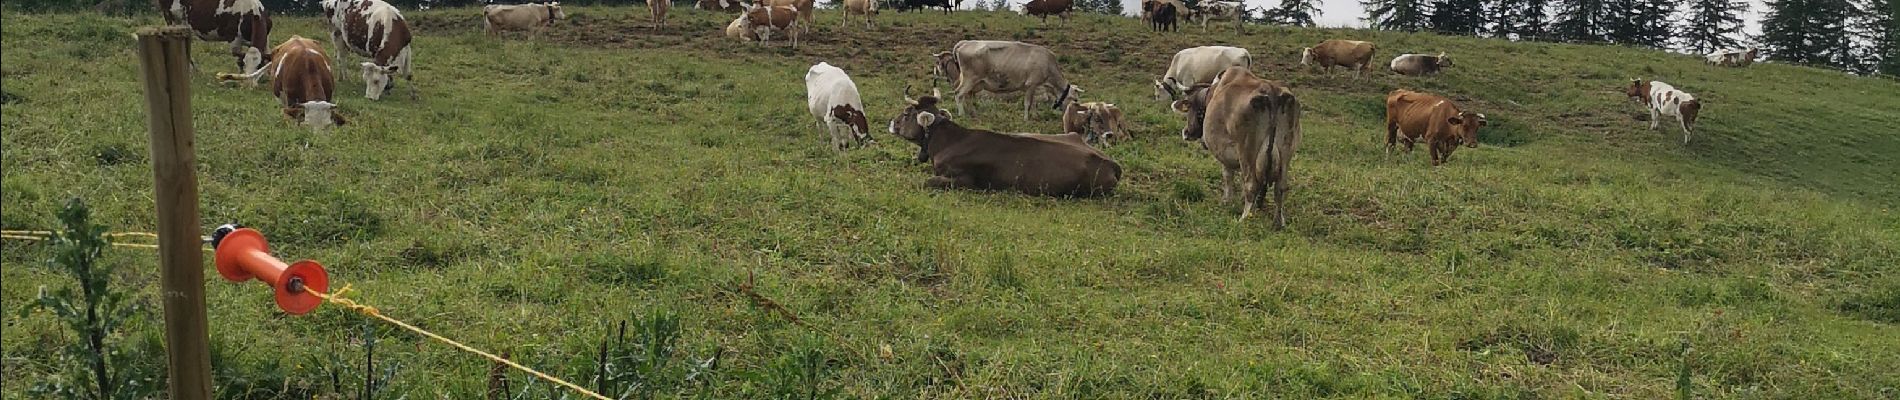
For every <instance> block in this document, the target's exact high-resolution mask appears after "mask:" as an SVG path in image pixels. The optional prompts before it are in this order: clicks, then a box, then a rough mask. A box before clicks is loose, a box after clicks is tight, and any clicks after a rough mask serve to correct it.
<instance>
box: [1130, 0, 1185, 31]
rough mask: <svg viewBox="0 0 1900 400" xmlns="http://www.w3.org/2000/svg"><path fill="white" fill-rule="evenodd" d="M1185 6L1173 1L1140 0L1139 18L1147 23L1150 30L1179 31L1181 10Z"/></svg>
mask: <svg viewBox="0 0 1900 400" xmlns="http://www.w3.org/2000/svg"><path fill="white" fill-rule="evenodd" d="M1186 9H1187V7H1185V6H1182V5H1180V3H1176V2H1173V1H1162V0H1142V2H1141V20H1142V21H1145V22H1147V23H1148V30H1151V31H1157V32H1159V31H1179V30H1181V26H1180V24H1179V22H1180V21H1179V19H1180V17H1181V14H1182V10H1186Z"/></svg>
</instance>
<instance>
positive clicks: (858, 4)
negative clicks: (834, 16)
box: [838, 0, 882, 29]
mask: <svg viewBox="0 0 1900 400" xmlns="http://www.w3.org/2000/svg"><path fill="white" fill-rule="evenodd" d="M878 3H882V2H881V1H878V0H844V17H843V18H839V19H838V26H839V27H843V26H844V24H845V23H846V22H848V21H849V20H850V19H851V16H853V15H862V16H864V28H865V29H871V16H874V15H877V7H878Z"/></svg>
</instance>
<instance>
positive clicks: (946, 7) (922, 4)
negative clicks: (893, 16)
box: [897, 0, 961, 14]
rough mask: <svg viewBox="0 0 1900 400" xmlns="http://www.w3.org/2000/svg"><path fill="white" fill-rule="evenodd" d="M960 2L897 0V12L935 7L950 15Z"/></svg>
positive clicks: (954, 0)
mask: <svg viewBox="0 0 1900 400" xmlns="http://www.w3.org/2000/svg"><path fill="white" fill-rule="evenodd" d="M960 2H961V1H959V0H897V12H904V11H910V10H923V9H927V8H932V7H935V8H942V9H943V13H945V14H949V13H950V10H953V9H956V8H957V3H960Z"/></svg>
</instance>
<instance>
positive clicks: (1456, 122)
mask: <svg viewBox="0 0 1900 400" xmlns="http://www.w3.org/2000/svg"><path fill="white" fill-rule="evenodd" d="M1445 122H1450V123H1451V124H1452V125H1464V124H1465V120H1464V119H1463V118H1458V117H1456V116H1453V117H1451V118H1447V119H1445Z"/></svg>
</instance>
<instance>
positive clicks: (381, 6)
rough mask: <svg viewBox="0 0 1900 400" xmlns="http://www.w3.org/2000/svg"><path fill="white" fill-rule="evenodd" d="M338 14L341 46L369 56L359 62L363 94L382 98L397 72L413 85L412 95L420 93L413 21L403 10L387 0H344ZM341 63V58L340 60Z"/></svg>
mask: <svg viewBox="0 0 1900 400" xmlns="http://www.w3.org/2000/svg"><path fill="white" fill-rule="evenodd" d="M342 1H345V3H342V4H339V5H340V6H341V7H339V8H338V9H337V10H336V16H335V17H334V19H335V23H336V24H337V25H336V26H337V30H336V31H335V32H334V33H333V34H335V35H337V37H336V38H335V39H336V40H337V43H338V44H339V45H338V47H342V48H343V49H345V50H348V52H350V53H355V54H356V55H358V56H362V57H366V58H369V61H364V62H363V63H362V64H360V65H359V66H360V67H361V70H362V77H363V96H364V97H368V98H370V100H376V99H381V98H382V97H383V92H384V91H387V90H389V89H390V88H392V87H395V86H396V82H395V79H394V78H395V76H397V75H400V76H402V77H403V78H404V79H408V80H409V81H410V84H411V85H412V86H411V87H410V88H409V97H411V98H414V97H415V96H416V91H415V87H414V86H413V84H414V83H415V79H414V74H415V68H414V67H413V66H411V65H410V59H409V57H410V54H411V53H410V49H409V40H410V39H411V37H410V35H409V23H408V22H407V21H406V20H404V19H403V17H402V12H401V11H397V10H396V7H395V6H391V5H389V3H385V2H383V0H342ZM343 58H344V57H343V54H337V60H338V61H342V60H343ZM339 64H341V62H339Z"/></svg>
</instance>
